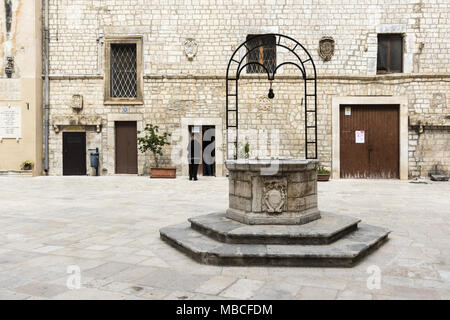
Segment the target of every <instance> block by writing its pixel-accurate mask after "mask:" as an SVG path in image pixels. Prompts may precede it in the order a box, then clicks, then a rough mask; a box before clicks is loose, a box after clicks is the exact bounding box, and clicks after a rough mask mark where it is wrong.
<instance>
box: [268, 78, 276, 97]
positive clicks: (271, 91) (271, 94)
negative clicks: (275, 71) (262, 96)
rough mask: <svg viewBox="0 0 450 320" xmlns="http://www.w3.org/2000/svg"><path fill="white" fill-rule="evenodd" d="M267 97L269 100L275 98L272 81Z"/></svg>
mask: <svg viewBox="0 0 450 320" xmlns="http://www.w3.org/2000/svg"><path fill="white" fill-rule="evenodd" d="M267 97H268V98H269V99H273V98H275V94H274V93H273V89H272V81H270V89H269V94H268V95H267Z"/></svg>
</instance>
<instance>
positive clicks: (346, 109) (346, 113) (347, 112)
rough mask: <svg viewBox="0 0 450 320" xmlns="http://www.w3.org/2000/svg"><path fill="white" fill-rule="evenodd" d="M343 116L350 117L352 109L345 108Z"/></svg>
mask: <svg viewBox="0 0 450 320" xmlns="http://www.w3.org/2000/svg"><path fill="white" fill-rule="evenodd" d="M345 115H346V116H351V115H352V108H350V107H345Z"/></svg>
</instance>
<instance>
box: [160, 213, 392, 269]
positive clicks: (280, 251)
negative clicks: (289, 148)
mask: <svg viewBox="0 0 450 320" xmlns="http://www.w3.org/2000/svg"><path fill="white" fill-rule="evenodd" d="M189 220H190V221H189V222H190V223H182V224H179V225H174V226H169V227H166V228H163V229H161V230H160V235H161V239H162V240H163V241H165V242H167V243H168V244H170V245H171V246H172V247H174V248H176V249H178V250H180V251H181V252H184V253H185V254H187V255H188V256H190V257H191V258H193V259H195V260H196V261H198V262H200V263H204V264H211V265H228V266H252V265H253V266H256V265H259V266H290V267H352V266H354V265H355V264H357V263H358V262H359V261H360V260H361V259H362V258H363V257H365V256H366V255H368V254H369V253H370V252H372V251H373V250H375V249H377V248H378V247H379V246H380V245H382V244H383V243H384V242H385V241H386V240H387V237H388V234H389V231H388V230H386V229H384V228H379V227H375V226H370V225H360V226H358V223H359V220H358V219H355V218H350V217H345V216H340V215H334V214H329V213H326V212H324V213H323V217H322V219H318V220H315V221H313V222H310V223H308V224H303V225H286V226H283V225H248V224H244V223H240V222H238V221H235V220H231V219H228V218H227V217H226V216H225V213H213V214H209V215H205V216H200V217H195V218H192V219H189Z"/></svg>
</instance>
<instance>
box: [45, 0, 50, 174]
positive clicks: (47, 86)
mask: <svg viewBox="0 0 450 320" xmlns="http://www.w3.org/2000/svg"><path fill="white" fill-rule="evenodd" d="M48 1H49V0H44V2H45V4H44V5H45V9H44V15H45V17H44V20H45V25H44V38H45V40H44V42H45V50H44V51H45V53H44V60H45V61H44V72H45V83H44V96H45V97H44V100H45V101H44V140H45V151H44V154H45V155H44V171H45V173H47V174H48V171H49V131H50V80H49V64H50V60H49V47H50V45H49V43H50V31H49V10H48Z"/></svg>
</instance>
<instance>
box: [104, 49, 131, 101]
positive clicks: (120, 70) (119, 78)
mask: <svg viewBox="0 0 450 320" xmlns="http://www.w3.org/2000/svg"><path fill="white" fill-rule="evenodd" d="M110 64H111V66H110V68H111V69H110V72H111V73H110V94H111V98H137V56H136V44H134V43H113V44H111V59H110Z"/></svg>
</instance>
